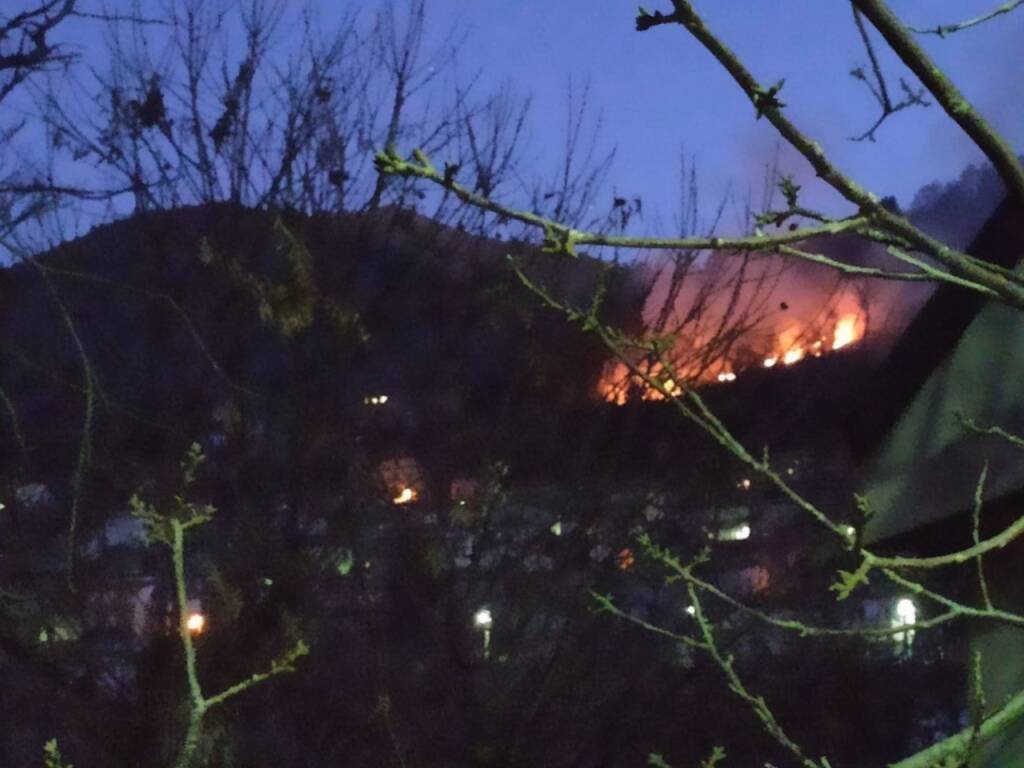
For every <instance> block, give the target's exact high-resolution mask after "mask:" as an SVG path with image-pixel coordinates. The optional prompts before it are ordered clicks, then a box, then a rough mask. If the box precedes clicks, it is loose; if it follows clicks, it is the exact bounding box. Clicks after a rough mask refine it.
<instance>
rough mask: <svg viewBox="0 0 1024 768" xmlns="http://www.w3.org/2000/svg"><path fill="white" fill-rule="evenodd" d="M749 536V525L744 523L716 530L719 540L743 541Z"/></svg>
mask: <svg viewBox="0 0 1024 768" xmlns="http://www.w3.org/2000/svg"><path fill="white" fill-rule="evenodd" d="M749 538H750V526H749V525H747V524H746V523H740V524H739V525H734V526H732V527H731V528H723V529H722V530H720V531H719V532H718V540H719V541H744V540H745V539H749Z"/></svg>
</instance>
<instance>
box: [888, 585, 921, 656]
mask: <svg viewBox="0 0 1024 768" xmlns="http://www.w3.org/2000/svg"><path fill="white" fill-rule="evenodd" d="M916 623H917V605H915V604H914V601H913V600H911V599H910V598H909V597H901V598H900V599H899V600H897V601H896V606H895V607H894V608H893V614H892V624H891V626H892V627H893V629H895V628H897V627H912V626H913V625H914V624H916ZM892 639H893V642H895V643H896V645H897V646H898V647H899V648H900V649H906V648H909V647H910V645H911V644H913V642H914V630H912V629H908V630H906V631H905V632H896V633H895V634H893V636H892Z"/></svg>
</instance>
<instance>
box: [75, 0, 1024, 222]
mask: <svg viewBox="0 0 1024 768" xmlns="http://www.w3.org/2000/svg"><path fill="white" fill-rule="evenodd" d="M381 4H382V3H381V2H380V1H379V0H378V1H377V2H367V3H365V4H364V5H362V6H360V10H359V13H360V18H361V22H362V28H363V29H366V27H367V26H368V25H369V23H370V22H371V20H372V14H373V12H374V11H375V10H376V9H377V8H379V7H380V6H381ZM109 5H110V6H112V7H114V8H117V9H118V10H124V9H125V8H127V7H128V4H127V3H124V4H123V6H122V4H120V3H113V4H109ZM164 5H165V3H164V0H142V1H141V2H140V9H141V11H142V12H143V13H147V14H152V15H154V16H160V15H161V9H162V8H163V7H164ZM313 5H314V7H316V8H318V12H319V14H320V17H321V18H322V22H323V27H324V28H325V29H326V28H329V27H331V26H332V25H333V24H335V23H337V21H338V20H340V19H341V18H342V15H343V13H344V12H346V11H348V10H351V9H352V8H354V7H356V6H353V5H351V4H343V3H337V2H320V3H317V2H314V3H313ZM401 6H402V3H399V7H401ZM990 6H992V2H991V0H986V1H985V2H966V1H962V0H961V1H960V2H954V1H953V0H903V1H902V2H899V1H897V2H894V3H893V7H894V9H895V10H896V12H897V13H899V14H900V16H901V17H902V18H903V19H904V20H906V21H907V22H908V23H910V24H913V25H916V26H934V25H936V24H938V23H950V22H954V21H959V20H962V19H964V18H969V17H972V16H975V15H978V14H980V13H983V12H985V11H987V10H990ZM289 7H290V6H289ZM659 8H660V9H661V10H665V11H669V10H670V5H669V4H668V3H665V2H659V0H650V2H648V9H649V10H652V11H653V10H656V9H659ZM698 10H699V11H700V12H701V13H702V14H704V15H705V18H706V20H707V22H708V23H709V25H710V27H711V28H712V30H714V31H716V32H717V33H718V34H720V36H721V37H722V38H723V40H724V41H725V42H726V43H727V44H728V45H730V46H732V47H733V48H734V50H736V51H737V52H738V53H739V54H740V55H741V57H742V58H743V59H744V61H745V62H746V64H747V65H748V67H749V68H750V69H751V70H752V71H753V73H754V74H755V75H756V76H757V77H758V78H759V79H760V80H761V82H762V83H765V84H771V83H774V82H776V81H777V80H779V79H780V78H785V79H786V84H785V87H784V90H783V93H782V97H783V100H784V101H785V102H786V103H787V104H788V106H789V115H790V116H791V118H793V119H794V120H795V121H796V122H797V124H798V125H799V126H800V127H801V128H803V129H804V130H805V131H806V132H807V133H809V134H810V135H811V136H812V137H813V138H815V139H816V140H817V141H819V142H820V143H821V144H822V146H823V147H824V148H825V149H826V151H827V152H828V153H829V154H830V156H831V157H832V158H833V159H834V160H835V161H836V162H837V163H838V164H839V166H840V167H841V168H842V169H844V170H846V171H847V172H849V173H851V174H853V175H854V177H855V178H856V180H858V181H859V182H860V183H862V184H863V185H865V186H866V187H867V188H868V189H870V190H871V191H873V192H875V193H876V194H878V195H879V196H885V195H895V196H896V198H897V199H898V200H899V201H900V203H902V204H904V205H906V204H908V203H910V202H911V200H912V199H913V196H914V193H915V192H916V191H917V190H918V189H919V188H920V187H921V186H922V185H924V184H926V183H928V182H930V181H934V180H944V181H948V180H950V179H953V178H955V177H956V176H957V175H958V174H959V173H960V171H961V170H962V169H963V167H964V166H965V165H967V164H968V163H972V162H977V161H978V160H979V159H980V158H981V155H980V153H979V152H978V150H977V149H975V148H974V147H973V146H972V145H971V143H970V142H969V140H968V139H967V138H966V137H965V136H964V135H963V134H962V132H961V131H960V130H959V128H957V127H956V126H955V125H954V124H953V123H952V121H950V120H949V119H948V118H946V116H945V115H944V114H943V113H942V112H941V111H940V110H939V108H937V107H934V106H933V107H931V108H928V109H922V108H912V109H909V110H907V111H905V112H902V113H900V114H897V115H895V116H893V117H892V118H891V119H890V120H889V121H887V123H886V124H885V125H884V126H883V127H882V128H881V129H880V130H879V132H878V134H877V138H878V140H877V142H876V143H871V142H867V141H865V142H860V143H858V142H853V141H850V140H849V137H850V136H853V135H856V134H860V133H862V132H863V131H865V130H866V129H867V128H868V127H869V126H870V125H871V124H872V123H873V121H874V119H875V117H876V116H877V114H878V112H877V108H876V104H875V102H874V100H873V98H872V96H871V95H870V93H869V92H868V90H867V88H866V87H865V86H864V84H863V83H859V82H856V81H855V80H854V79H853V78H852V77H850V75H849V72H850V70H851V69H852V68H853V67H855V66H861V65H866V64H867V57H866V54H865V51H864V48H863V46H862V44H861V42H860V40H859V37H858V35H857V31H856V28H855V26H854V24H853V22H852V17H851V13H850V7H849V5H848V4H847V3H842V2H822V0H787V1H786V2H785V3H780V2H779V1H778V0H743V1H742V2H740V1H739V0H731V1H730V2H714V3H711V2H701V3H698ZM427 11H428V37H429V40H428V49H429V48H430V44H431V43H436V42H437V41H440V40H442V39H443V38H444V34H445V33H446V32H447V31H448V30H449V29H450V28H451V27H452V25H453V24H458V25H460V27H461V28H462V29H464V30H465V31H466V32H467V33H468V35H467V38H466V42H465V44H464V45H463V46H462V48H461V49H460V51H459V72H460V75H461V76H462V77H463V78H465V79H468V78H469V77H470V76H471V75H472V74H473V73H474V72H476V71H477V70H482V73H483V76H482V79H481V82H480V84H479V90H478V92H477V93H478V94H482V93H484V92H485V91H487V90H489V89H492V88H495V87H497V86H498V85H499V84H501V83H502V82H509V83H511V84H512V85H513V87H514V88H515V89H516V91H517V92H518V93H519V94H520V95H528V94H529V95H532V97H533V99H534V109H533V115H532V120H531V123H530V132H529V145H528V147H529V149H528V152H527V156H528V157H529V158H531V159H532V160H533V165H534V167H535V168H538V169H543V168H546V167H549V166H550V164H551V162H552V160H553V158H554V157H555V156H556V155H557V153H558V152H559V151H560V149H561V146H562V142H563V136H564V130H565V120H566V106H565V102H566V87H567V84H568V81H569V79H570V78H572V79H573V82H574V83H575V86H576V88H577V92H579V90H580V89H581V86H582V85H583V83H585V82H586V81H587V80H588V79H589V81H590V83H591V106H592V108H593V109H592V116H596V115H597V113H598V110H600V112H601V113H602V116H603V130H602V132H601V145H600V146H601V147H603V148H604V149H605V150H607V149H609V148H611V147H612V146H617V147H618V156H617V159H616V162H615V165H614V166H613V169H612V172H611V174H610V176H609V182H608V183H609V188H608V196H609V197H610V194H611V192H612V190H613V189H614V191H615V192H617V193H618V194H621V195H628V196H632V195H642V196H643V199H644V204H645V206H646V207H645V210H646V211H651V210H657V211H659V212H660V213H661V217H660V219H659V218H657V217H655V216H650V215H648V216H647V217H646V218H645V219H644V224H643V226H644V227H645V228H647V230H648V231H650V232H651V233H653V232H656V231H661V232H663V233H666V234H667V233H668V232H667V230H671V229H673V220H674V218H675V215H676V213H675V212H676V211H677V210H678V201H679V195H678V189H679V174H678V168H679V161H680V149H681V148H685V152H686V154H687V156H688V157H690V156H692V157H693V158H695V160H696V166H697V169H698V172H699V176H700V185H701V207H702V209H703V210H704V211H705V212H708V213H709V212H710V211H711V210H712V209H713V208H714V207H715V205H716V204H717V202H718V200H719V199H720V198H721V196H722V195H723V194H724V192H725V190H726V189H728V188H730V185H731V189H732V190H733V191H734V192H735V193H736V195H737V197H738V198H740V199H742V198H743V197H744V196H745V195H746V194H747V191H748V189H752V190H753V191H754V200H755V202H756V201H757V200H758V199H759V197H760V188H761V185H762V178H763V174H764V166H765V163H766V161H767V160H769V159H770V158H771V156H772V155H773V153H774V151H775V148H776V146H777V145H778V138H777V135H776V133H775V131H774V129H773V128H772V127H771V126H770V125H769V124H768V123H767V121H764V120H762V121H759V122H758V121H755V120H754V111H753V108H752V106H751V105H750V103H749V102H748V101H747V99H746V98H745V97H744V96H743V94H742V93H741V92H740V90H739V89H738V88H737V87H736V86H735V84H734V83H733V82H732V80H731V79H730V78H729V77H728V76H727V75H726V73H725V72H724V71H723V70H722V68H721V67H720V65H719V64H718V63H717V62H716V61H714V59H712V57H711V56H710V55H709V54H708V53H707V52H706V51H705V50H704V49H703V48H702V47H700V46H699V45H698V44H697V43H696V42H695V41H694V40H692V39H691V38H690V37H689V36H688V35H687V33H686V32H685V31H684V30H683V29H682V28H681V27H676V26H672V27H659V28H656V29H653V30H650V31H648V32H645V33H638V32H636V31H634V16H635V13H636V4H635V3H633V2H612V1H611V0H588V2H582V1H581V0H571V1H569V2H565V1H563V2H551V1H550V0H428V3H427ZM68 29H72V27H69V28H68ZM65 34H67V35H68V38H67V39H66V42H69V43H71V44H72V45H73V46H76V47H77V48H78V50H80V51H81V52H82V53H83V54H84V56H85V57H86V59H87V60H88V61H90V63H95V64H101V61H102V25H100V24H98V23H96V22H86V21H79V22H76V24H75V26H74V28H73V32H70V33H69V32H65ZM1021 39H1024V10H1021V11H1018V12H1016V13H1011V14H1009V15H1005V16H1002V17H1000V18H999V19H998V20H996V21H993V22H989V23H987V24H984V25H981V26H979V27H976V28H974V29H971V30H967V31H964V32H961V33H958V34H955V35H952V36H951V37H948V38H946V39H940V38H938V37H937V36H935V35H928V36H925V37H924V39H923V42H924V43H925V45H926V47H927V49H928V50H929V51H930V53H931V54H932V55H934V56H935V58H936V59H937V61H938V63H939V64H940V65H942V66H943V67H944V68H945V69H946V71H947V72H948V73H950V74H951V75H952V76H953V77H954V79H955V82H956V83H957V84H958V85H959V86H960V87H961V89H962V90H963V91H964V92H965V93H966V95H967V96H968V97H969V98H970V99H971V101H972V102H973V103H974V104H975V105H976V106H977V107H979V108H980V109H981V111H982V113H983V114H984V115H985V116H986V117H988V118H989V119H990V120H991V121H992V122H993V123H994V125H995V126H996V128H998V129H999V130H1000V131H1001V132H1003V134H1004V135H1005V136H1006V137H1007V138H1008V139H1009V141H1010V142H1011V144H1012V145H1013V146H1015V147H1016V148H1018V149H1024V120H1022V119H1021V117H1022V112H1021V110H1020V108H1019V97H1020V87H1021V86H1020V75H1021V73H1022V72H1024V46H1021V45H1019V41H1020V40H1021ZM280 48H281V50H284V49H286V48H287V42H286V41H285V42H282V43H280ZM878 50H879V52H880V54H881V56H882V62H883V67H884V70H885V72H886V74H887V75H888V77H889V85H890V88H891V90H892V91H893V93H894V94H895V95H896V96H898V95H899V87H898V78H899V77H900V76H901V75H905V74H906V71H905V70H904V69H903V68H902V67H901V66H900V64H899V62H898V61H896V60H895V57H894V56H893V55H892V54H891V53H890V52H889V51H888V50H887V49H886V48H885V46H884V45H879V46H878ZM85 82H88V80H87V79H86V81H85ZM911 82H912V83H916V81H913V80H912V79H911ZM438 86H439V87H442V88H449V91H448V93H450V83H449V84H442V83H440V81H438ZM405 149H408V148H405ZM781 169H782V170H783V171H784V172H788V173H792V174H794V175H795V176H796V178H797V180H798V181H800V182H801V183H804V184H805V191H806V196H805V198H804V202H807V203H810V204H813V205H817V206H820V207H824V208H825V209H827V210H830V211H831V212H834V213H839V212H844V211H845V209H844V208H843V207H842V205H841V203H840V201H838V198H837V197H836V196H835V195H834V194H832V193H831V192H829V191H828V190H823V189H822V188H821V187H820V186H817V188H816V189H815V188H812V186H811V184H810V182H811V179H812V175H811V172H810V171H809V168H808V166H807V165H806V164H805V163H804V162H803V161H802V159H800V158H799V157H796V156H795V153H793V152H792V151H791V150H789V149H788V147H782V149H781ZM509 202H512V203H516V202H521V201H515V200H512V201H509ZM737 213H738V208H736V209H734V210H733V211H732V212H731V213H730V214H728V215H727V217H726V219H725V221H724V222H723V223H724V225H725V227H726V228H727V229H735V228H736V227H737V226H738V224H737Z"/></svg>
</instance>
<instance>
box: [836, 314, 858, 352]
mask: <svg viewBox="0 0 1024 768" xmlns="http://www.w3.org/2000/svg"><path fill="white" fill-rule="evenodd" d="M856 340H857V316H856V315H843V316H842V317H841V318H839V322H838V323H836V330H835V334H834V335H833V337H832V349H842V348H843V347H845V346H847V345H849V344H853V342H855V341H856Z"/></svg>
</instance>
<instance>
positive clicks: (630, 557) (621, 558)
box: [615, 547, 636, 571]
mask: <svg viewBox="0 0 1024 768" xmlns="http://www.w3.org/2000/svg"><path fill="white" fill-rule="evenodd" d="M615 562H616V565H617V566H618V568H619V570H620V571H628V570H629V569H630V568H632V567H633V564H634V563H636V556H635V555H634V554H633V550H632V549H630V548H629V547H626V548H625V549H623V550H620V551H619V554H618V555H616V556H615Z"/></svg>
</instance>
